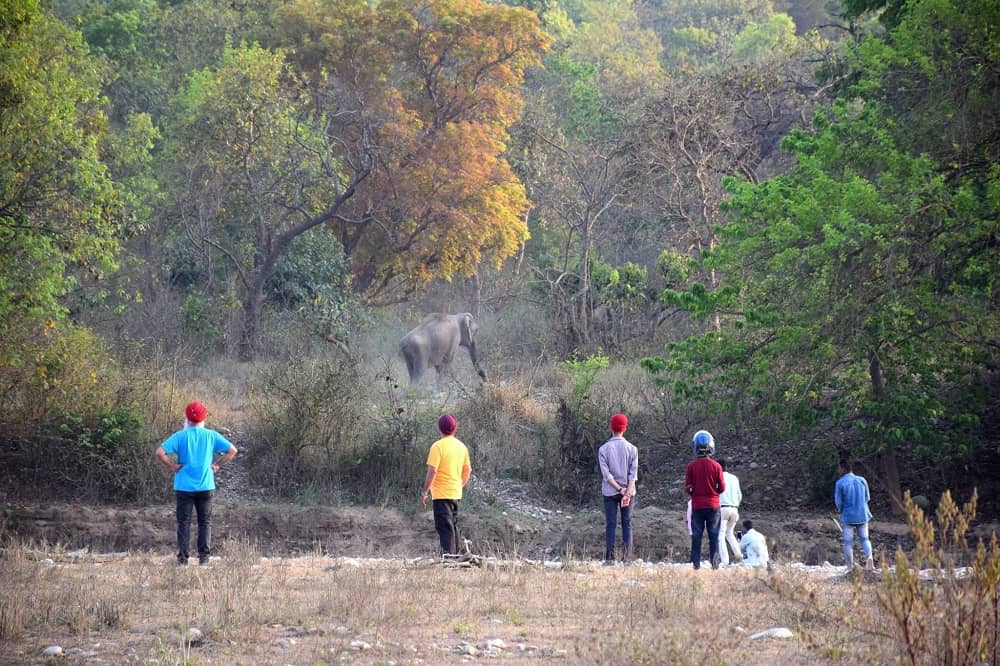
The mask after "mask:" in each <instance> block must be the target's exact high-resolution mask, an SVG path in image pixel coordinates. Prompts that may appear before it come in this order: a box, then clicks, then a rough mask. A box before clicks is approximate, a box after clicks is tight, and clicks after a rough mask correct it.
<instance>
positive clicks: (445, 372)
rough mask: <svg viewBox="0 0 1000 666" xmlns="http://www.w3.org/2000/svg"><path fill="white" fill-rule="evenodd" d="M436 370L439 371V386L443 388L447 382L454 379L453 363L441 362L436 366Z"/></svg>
mask: <svg viewBox="0 0 1000 666" xmlns="http://www.w3.org/2000/svg"><path fill="white" fill-rule="evenodd" d="M434 369H435V370H437V383H438V386H441V385H442V384H444V383H445V382H446V381H447V380H449V379H451V378H452V375H451V363H446V362H441V363H439V364H438V365H435V366H434Z"/></svg>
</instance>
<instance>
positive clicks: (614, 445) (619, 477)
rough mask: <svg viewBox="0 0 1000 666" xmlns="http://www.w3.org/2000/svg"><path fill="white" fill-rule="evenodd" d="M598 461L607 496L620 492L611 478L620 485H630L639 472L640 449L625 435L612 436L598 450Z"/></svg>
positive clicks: (602, 489) (603, 488)
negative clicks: (613, 484) (612, 483)
mask: <svg viewBox="0 0 1000 666" xmlns="http://www.w3.org/2000/svg"><path fill="white" fill-rule="evenodd" d="M597 463H598V465H600V467H601V493H602V494H603V495H604V496H605V497H612V496H614V495H617V494H618V491H617V490H615V488H614V486H612V485H611V483H610V481H611V479H614V480H615V481H616V482H617V483H618V485H619V486H628V484H629V481H635V480H636V479H637V478H638V474H639V449H637V448H635V446H633V445H632V444H631V443H630V442H629V441H628V440H627V439H625V438H624V437H612V438H611V439H609V440H608V441H606V442H604V445H603V446H601V448H600V450H599V451H598V452H597Z"/></svg>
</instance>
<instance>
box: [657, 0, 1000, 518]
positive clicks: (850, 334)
mask: <svg viewBox="0 0 1000 666" xmlns="http://www.w3.org/2000/svg"><path fill="white" fill-rule="evenodd" d="M910 10H911V12H910V13H909V14H907V15H906V16H904V17H903V18H902V20H901V23H900V26H899V28H898V29H897V30H896V31H894V32H891V33H889V34H888V35H887V36H886V38H885V39H884V40H883V39H876V40H873V41H871V42H869V43H867V44H864V45H862V47H861V48H860V50H859V53H858V60H857V61H856V62H857V63H858V64H859V65H863V66H864V68H863V69H859V70H857V71H856V81H857V86H856V87H854V88H853V90H855V91H866V92H867V98H860V97H848V98H846V99H842V100H840V101H838V103H837V104H835V105H834V106H833V107H832V108H830V109H828V110H827V111H825V112H824V113H822V114H820V115H819V116H818V117H817V119H816V123H815V128H814V130H813V131H812V132H804V131H795V132H792V134H791V135H790V136H789V138H788V139H787V140H786V143H785V145H786V147H787V148H788V149H790V150H792V151H793V152H794V154H795V157H796V161H797V165H796V166H795V168H794V169H793V170H792V171H791V172H790V173H789V174H786V175H783V176H779V177H776V178H773V179H771V180H768V181H765V182H762V183H760V184H756V185H755V184H753V183H750V182H747V181H745V180H744V181H740V180H734V181H732V182H731V188H732V191H733V202H732V206H733V208H734V210H735V211H736V213H737V217H736V219H735V220H734V221H733V222H732V223H731V224H729V225H727V226H726V227H725V228H724V230H723V231H722V232H721V233H722V239H721V242H720V244H719V245H718V246H717V248H716V249H715V250H714V251H713V252H710V253H708V255H707V257H706V259H705V265H706V266H707V267H709V268H712V269H714V270H716V271H717V274H718V275H719V276H720V280H719V284H718V287H717V288H715V289H706V288H705V287H704V286H701V285H695V286H694V287H693V288H691V289H689V290H687V291H685V292H679V291H673V292H667V294H666V297H667V298H668V299H669V300H670V301H671V302H674V303H677V304H680V305H683V306H684V307H687V308H688V309H691V310H692V311H693V312H695V313H696V314H701V315H706V314H711V313H719V314H721V315H723V316H724V317H725V319H724V323H725V325H724V326H723V327H722V329H721V330H720V331H718V332H713V333H710V334H708V335H705V336H702V337H698V338H693V339H690V340H687V341H685V342H683V343H679V344H677V345H673V346H671V347H669V348H668V354H667V355H666V356H664V357H660V358H655V359H647V360H646V362H645V364H646V366H647V368H648V369H650V370H651V371H653V372H655V373H657V374H658V375H660V377H661V378H662V379H665V380H669V381H673V382H675V385H676V387H677V388H678V392H679V393H680V395H682V396H684V397H685V398H687V399H690V400H693V401H704V402H705V403H714V404H715V406H717V407H721V408H724V409H731V408H734V407H742V408H745V409H764V410H767V412H768V413H769V414H771V415H772V418H774V419H775V420H776V421H783V422H784V423H785V424H786V425H789V426H791V427H793V428H794V429H796V430H801V429H803V428H805V429H808V428H811V427H813V426H815V425H817V424H820V423H826V424H830V423H832V424H834V425H847V426H850V427H851V428H850V429H849V432H851V433H852V434H853V435H854V436H853V437H852V438H849V440H848V442H849V443H853V444H854V445H855V448H856V451H857V452H860V453H866V454H871V455H873V456H875V457H876V458H877V460H879V461H880V462H881V463H882V465H881V473H880V474H879V477H880V478H881V480H882V481H883V482H884V483H885V487H886V488H887V489H888V491H889V493H890V494H891V496H892V497H893V498H894V499H896V500H899V498H900V476H899V469H898V467H897V463H896V456H897V454H899V453H900V452H905V453H907V454H908V455H910V454H916V455H918V456H919V455H923V456H929V457H931V458H934V459H939V460H940V459H942V458H947V457H951V456H959V455H961V454H963V453H964V452H966V451H967V450H968V449H969V447H970V446H972V445H973V444H974V443H975V442H976V441H977V439H978V437H979V436H980V435H981V430H980V417H981V415H982V414H983V409H984V402H985V401H988V400H989V390H988V385H989V382H990V381H991V379H990V378H991V375H992V374H995V372H996V368H997V352H998V350H1000V348H998V347H997V345H996V342H995V341H996V339H997V336H998V333H1000V317H998V315H997V313H998V312H1000V308H998V307H997V306H998V302H997V301H998V293H1000V290H998V287H1000V283H998V282H997V276H998V275H1000V251H998V249H997V248H998V247H1000V243H998V242H997V241H998V238H1000V224H998V220H1000V167H997V166H996V164H995V162H994V163H993V164H987V163H985V162H984V161H982V160H983V156H985V155H989V154H990V151H994V150H996V140H995V136H996V134H995V128H996V127H998V126H1000V123H998V116H997V114H998V108H1000V106H998V105H996V104H993V105H989V104H982V105H980V104H978V103H977V104H976V107H977V108H978V109H979V111H980V113H978V114H976V115H969V114H966V113H965V112H964V111H963V109H964V108H966V107H967V105H968V104H969V102H968V101H967V100H976V101H977V102H978V101H981V100H982V99H983V97H982V96H984V95H985V96H989V95H996V94H997V93H996V86H995V85H994V84H993V83H992V82H991V80H990V76H995V75H990V74H985V72H989V71H991V70H992V71H994V72H995V71H997V70H998V68H997V60H996V58H997V54H998V53H1000V49H998V48H997V45H998V42H997V37H996V35H995V34H993V35H990V34H987V33H988V30H987V32H986V33H984V32H983V28H982V27H981V26H982V21H981V16H980V15H979V14H977V13H976V12H978V11H984V10H985V11H987V12H988V11H989V10H986V9H985V8H984V7H982V6H980V7H970V6H968V5H967V4H962V3H952V2H950V1H949V0H922V1H918V2H914V3H912V4H911V6H910ZM974 17H975V18H974ZM932 25H933V26H936V29H938V30H941V32H942V34H943V35H947V36H948V37H947V39H942V40H938V39H934V38H930V39H928V38H926V35H927V34H928V33H927V29H928V28H929V27H930V26H932ZM917 35H924V38H920V39H917V38H916V36H917ZM943 43H944V44H947V45H948V46H947V48H945V49H941V50H938V49H939V48H940V45H941V44H943ZM951 59H954V60H951ZM948 62H951V66H949V65H948V64H947V63H948ZM961 64H964V65H966V66H970V69H968V70H967V69H965V68H964V67H963V66H961ZM917 73H919V75H920V76H923V77H925V79H924V81H925V83H926V84H927V85H928V86H929V87H932V88H938V87H939V88H945V89H951V90H955V91H958V90H960V91H962V93H963V94H960V95H956V96H954V97H952V98H951V103H952V105H953V106H952V108H951V113H954V114H958V115H960V116H961V123H960V124H961V125H963V126H964V127H965V129H964V131H965V132H967V135H968V136H972V137H984V138H985V140H984V141H982V142H978V143H977V146H975V147H973V148H971V149H970V148H967V147H962V148H959V147H957V146H956V147H955V148H954V150H955V151H957V153H958V154H959V155H962V154H970V155H971V156H973V157H970V158H969V159H968V160H967V161H964V162H957V161H954V160H953V159H949V160H948V161H946V162H940V161H938V159H937V155H936V154H935V153H931V154H927V153H924V154H919V153H918V152H917V151H916V150H915V149H919V148H918V147H919V146H921V145H923V146H927V145H939V144H938V143H937V142H936V141H935V140H933V139H932V140H931V141H930V143H929V144H927V143H924V142H923V139H922V138H920V137H915V136H913V135H911V134H910V133H909V132H908V131H906V129H905V128H902V127H898V126H897V125H896V124H895V122H894V117H895V113H894V109H893V107H892V105H889V104H887V100H888V99H890V98H895V99H897V100H898V99H899V98H898V97H896V95H898V93H899V91H900V90H905V89H906V88H905V87H903V86H898V85H897V84H898V82H899V81H901V80H907V79H909V77H911V76H914V75H916V74H917ZM945 117H946V118H950V117H951V116H950V114H946V115H945ZM923 120H924V121H927V120H929V119H928V118H923ZM991 128H992V129H991ZM990 136H993V137H994V138H993V139H992V140H989V139H988V138H987V137H990ZM951 157H952V158H954V157H955V155H954V154H953V155H951Z"/></svg>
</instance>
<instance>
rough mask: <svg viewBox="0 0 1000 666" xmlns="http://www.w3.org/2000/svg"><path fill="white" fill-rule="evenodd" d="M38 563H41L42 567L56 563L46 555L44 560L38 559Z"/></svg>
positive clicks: (52, 565)
mask: <svg viewBox="0 0 1000 666" xmlns="http://www.w3.org/2000/svg"><path fill="white" fill-rule="evenodd" d="M38 563H39V564H41V565H42V566H43V567H54V566H55V565H56V563H55V562H53V561H52V560H51V559H50V558H48V557H46V558H45V559H44V560H40V561H39V562H38Z"/></svg>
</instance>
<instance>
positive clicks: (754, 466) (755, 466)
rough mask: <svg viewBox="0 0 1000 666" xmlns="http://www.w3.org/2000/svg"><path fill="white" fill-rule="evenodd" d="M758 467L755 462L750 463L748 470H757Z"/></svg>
mask: <svg viewBox="0 0 1000 666" xmlns="http://www.w3.org/2000/svg"><path fill="white" fill-rule="evenodd" d="M759 466H760V465H758V464H757V463H755V462H752V463H750V469H757V468H758V467H759Z"/></svg>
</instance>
